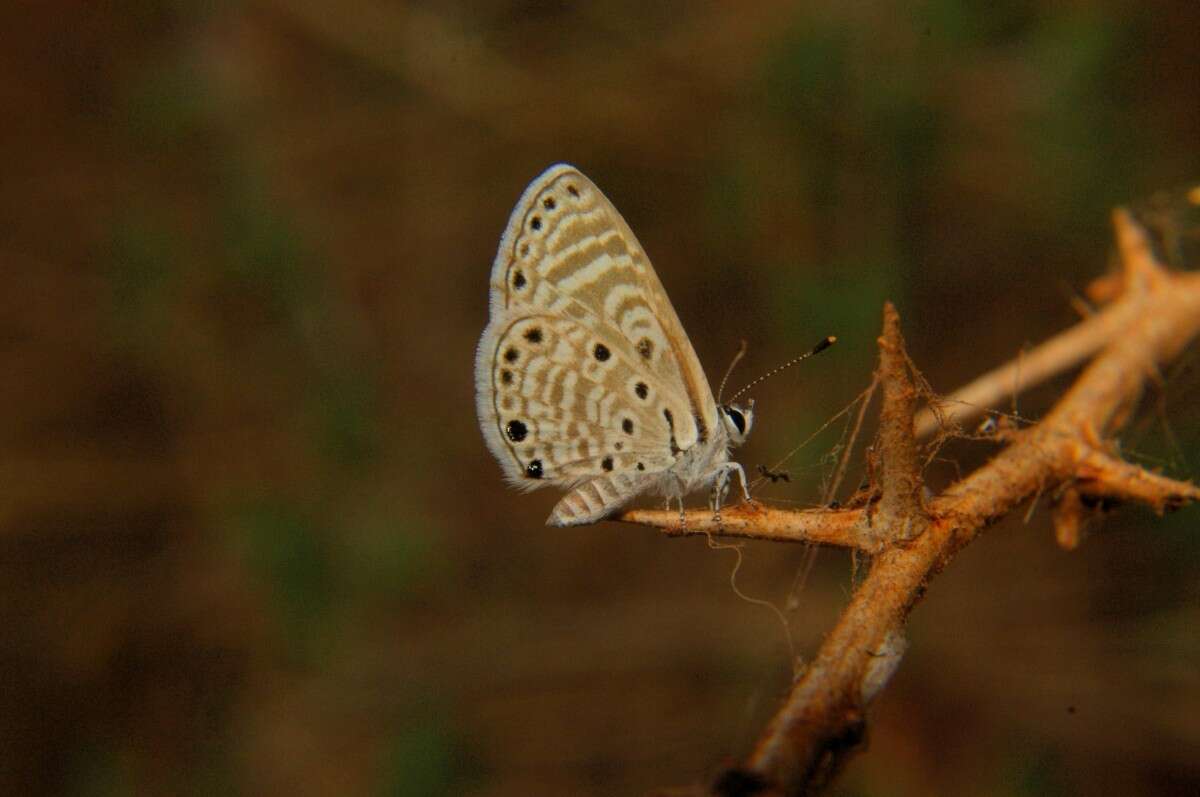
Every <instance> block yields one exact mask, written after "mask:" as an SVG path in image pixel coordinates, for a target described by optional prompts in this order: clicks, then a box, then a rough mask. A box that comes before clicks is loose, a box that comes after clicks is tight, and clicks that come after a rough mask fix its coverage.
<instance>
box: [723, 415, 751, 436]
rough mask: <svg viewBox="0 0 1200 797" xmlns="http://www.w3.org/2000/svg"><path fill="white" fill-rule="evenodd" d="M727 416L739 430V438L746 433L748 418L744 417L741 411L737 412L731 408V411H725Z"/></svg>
mask: <svg viewBox="0 0 1200 797" xmlns="http://www.w3.org/2000/svg"><path fill="white" fill-rule="evenodd" d="M725 415H726V416H727V417H728V418H729V420H730V422H731V423H733V425H734V426H735V427H736V428H737V433H738V436H739V437H740V436H741V435H744V434H745V433H746V416H745V415H742V411H741V410H735V409H733V408H729V409H726V410H725Z"/></svg>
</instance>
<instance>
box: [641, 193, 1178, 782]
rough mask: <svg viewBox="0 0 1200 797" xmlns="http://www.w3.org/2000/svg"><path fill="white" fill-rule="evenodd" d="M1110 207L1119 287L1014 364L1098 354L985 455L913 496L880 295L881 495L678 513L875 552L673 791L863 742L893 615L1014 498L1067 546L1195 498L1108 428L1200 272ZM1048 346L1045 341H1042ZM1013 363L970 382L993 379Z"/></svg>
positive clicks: (811, 766) (893, 649)
mask: <svg viewBox="0 0 1200 797" xmlns="http://www.w3.org/2000/svg"><path fill="white" fill-rule="evenodd" d="M1113 220H1114V225H1115V228H1116V237H1117V245H1118V251H1119V254H1120V257H1121V263H1122V267H1123V273H1124V291H1123V293H1122V294H1121V296H1120V298H1119V299H1117V300H1116V301H1115V302H1113V304H1112V305H1111V306H1110V307H1109V308H1107V309H1106V310H1104V311H1102V312H1101V313H1100V314H1098V315H1097V316H1093V317H1092V318H1091V319H1088V320H1085V321H1084V322H1082V323H1081V324H1080V325H1079V326H1078V327H1076V328H1075V330H1069V331H1068V332H1066V333H1064V334H1063V335H1060V336H1059V337H1058V338H1056V339H1055V340H1054V341H1051V342H1049V343H1047V344H1043V346H1041V347H1038V349H1035V350H1034V351H1033V352H1030V353H1028V354H1026V355H1025V358H1024V364H1025V367H1026V369H1028V367H1029V362H1030V359H1035V360H1036V359H1037V358H1046V362H1043V363H1042V364H1041V365H1039V368H1043V369H1046V370H1048V371H1049V372H1060V371H1062V370H1064V369H1065V368H1068V367H1070V366H1071V365H1074V364H1076V363H1078V362H1081V361H1082V360H1083V359H1086V357H1088V356H1091V355H1092V354H1094V353H1096V352H1099V353H1098V354H1096V355H1095V357H1094V359H1093V360H1092V361H1091V363H1090V364H1089V365H1088V366H1087V367H1086V368H1085V369H1084V371H1083V372H1082V373H1081V374H1080V375H1079V377H1078V378H1077V379H1076V380H1075V383H1074V384H1073V385H1072V387H1071V388H1070V389H1069V390H1068V391H1067V392H1066V394H1065V395H1063V397H1062V398H1061V399H1060V400H1059V401H1058V403H1057V404H1056V405H1055V406H1054V407H1053V409H1052V410H1051V411H1050V412H1049V413H1048V414H1047V415H1046V416H1045V418H1043V419H1042V420H1041V421H1040V422H1039V423H1037V424H1035V425H1032V426H1030V427H1028V428H1025V429H1022V430H1019V431H1015V432H1013V433H1012V434H1010V435H1008V436H1006V438H1005V440H1006V442H1007V443H1008V446H1007V447H1006V448H1005V449H1004V450H1003V451H1001V452H1000V453H999V454H998V455H997V456H996V457H995V458H994V459H992V460H991V461H990V462H988V463H987V464H986V465H984V466H983V467H981V468H979V469H978V470H976V471H974V472H973V473H971V474H970V475H968V476H966V477H965V478H962V479H960V480H959V481H957V482H955V483H954V484H952V485H951V486H950V487H948V488H947V489H946V490H944V491H943V492H942V493H941V494H940V495H938V496H937V497H935V498H932V499H923V497H922V487H921V484H922V482H921V473H920V464H919V459H918V458H917V456H916V438H917V435H918V433H919V431H923V430H924V428H923V427H921V428H920V429H918V428H916V427H914V409H915V403H916V395H917V393H916V390H915V388H914V386H913V382H912V378H911V374H910V372H909V367H908V357H907V354H906V353H905V350H904V341H903V338H902V337H901V334H900V325H899V318H898V316H897V314H896V311H895V309H894V308H893V307H891V305H888V306H887V307H885V309H884V329H883V334H882V336H881V337H880V339H879V346H880V365H879V370H878V378H879V379H880V380H881V381H882V382H883V388H884V401H883V409H882V413H881V420H880V432H879V443H878V448H879V453H880V455H881V458H882V467H881V468H880V471H879V484H878V491H879V497H878V501H877V502H874V503H871V502H868V503H867V504H866V506H861V507H858V508H854V509H830V510H812V511H804V512H796V511H790V510H778V509H770V508H766V507H763V506H760V505H758V504H753V505H749V506H742V507H733V508H730V509H727V510H725V511H724V512H723V514H722V517H721V521H720V524H717V523H715V522H714V520H713V518H712V517H711V515H708V516H707V517H706V513H700V512H693V513H690V514H689V515H688V517H687V524H686V526H685V528H686V530H687V531H686V533H689V534H691V533H712V534H724V535H732V536H744V537H758V538H768V539H775V540H787V541H808V542H816V543H825V544H830V545H839V546H844V547H850V548H855V549H858V550H860V551H865V552H868V553H872V554H873V557H872V559H871V562H870V565H869V570H868V572H867V575H866V577H865V578H864V579H863V580H862V582H861V583H860V584H859V585H858V587H857V589H856V590H855V592H854V594H853V596H852V598H851V600H850V603H849V605H848V606H847V607H846V608H845V610H844V611H843V612H842V615H841V617H840V618H839V620H838V622H837V624H836V626H835V627H834V629H833V630H832V631H831V632H830V633H829V635H828V636H827V637H826V638H825V641H824V642H823V644H822V645H821V648H820V650H819V651H818V652H817V654H816V656H815V657H814V658H813V660H812V661H811V663H809V665H808V666H807V667H806V669H805V670H804V671H803V673H802V674H801V675H800V677H799V678H798V679H797V680H796V681H795V683H794V684H793V685H792V687H791V689H790V692H789V694H788V695H787V697H786V699H785V700H784V702H783V705H782V706H781V707H780V709H779V710H778V711H777V712H776V714H775V716H774V717H773V718H772V719H771V721H770V723H769V724H768V725H767V728H766V730H765V731H764V733H763V735H762V736H761V738H760V739H759V741H758V743H757V745H756V746H755V749H754V751H753V752H752V753H751V755H750V756H749V758H748V759H747V760H746V761H745V762H744V763H743V764H742V765H740V766H738V767H734V768H731V769H728V770H726V771H725V772H724V773H722V775H721V777H720V778H719V779H718V780H717V781H716V782H715V783H713V784H710V785H709V786H707V787H704V788H694V789H689V790H685V791H684V792H683V793H688V794H720V795H730V794H739V795H800V794H813V793H817V792H819V791H820V790H821V789H822V788H823V787H824V786H825V785H826V784H828V783H829V781H830V779H831V778H832V777H833V775H835V774H836V773H837V771H838V769H839V767H840V766H841V765H842V764H843V763H844V762H845V761H846V759H847V758H848V757H849V755H850V754H852V753H853V751H854V750H855V748H856V747H857V746H858V743H859V742H860V741H861V738H862V735H863V733H864V731H865V728H866V709H867V706H868V705H869V704H870V702H871V701H872V700H873V699H874V697H875V696H876V694H878V692H879V691H880V690H881V689H882V688H883V686H884V685H885V684H886V682H887V680H888V679H889V677H890V676H891V674H892V673H893V672H894V671H895V669H896V668H897V667H898V666H899V663H900V659H901V657H902V656H903V653H904V645H905V643H904V624H905V621H906V619H907V617H908V613H909V612H910V611H911V609H912V607H913V606H914V605H915V604H916V602H917V601H918V600H920V598H921V597H922V595H923V594H924V592H925V589H926V587H927V586H928V584H929V582H930V580H931V579H932V578H933V577H934V576H936V575H937V574H938V573H939V572H940V571H941V570H942V569H943V568H944V567H945V566H946V565H947V564H948V563H949V562H950V560H951V559H952V558H953V557H954V555H955V554H956V553H957V552H958V551H959V550H961V549H962V548H963V547H964V546H965V545H967V544H968V543H969V542H971V541H972V540H973V539H974V538H975V537H976V536H978V534H979V533H980V532H981V531H982V530H983V529H985V528H986V527H988V526H989V525H991V524H993V523H995V522H996V521H998V520H1000V519H1001V518H1003V517H1004V516H1005V515H1007V514H1008V513H1009V512H1011V511H1012V510H1013V509H1015V508H1016V507H1017V506H1018V505H1020V504H1021V503H1023V502H1024V501H1027V500H1028V499H1030V498H1032V497H1034V496H1037V495H1041V494H1046V495H1052V496H1055V497H1056V503H1055V509H1054V522H1055V530H1056V535H1057V538H1058V540H1059V543H1060V544H1062V545H1063V546H1064V547H1068V548H1069V547H1074V546H1075V545H1077V544H1078V543H1079V540H1080V535H1081V532H1082V529H1083V527H1084V525H1085V524H1086V522H1087V521H1089V520H1090V519H1092V517H1093V516H1094V515H1096V514H1097V512H1098V511H1099V509H1100V508H1102V507H1103V506H1104V505H1107V504H1113V503H1122V502H1129V503H1140V504H1145V505H1147V506H1150V507H1151V508H1153V509H1154V510H1156V511H1158V512H1162V511H1164V510H1167V509H1175V508H1178V507H1180V506H1182V505H1184V504H1186V503H1189V502H1193V501H1197V500H1200V489H1198V488H1197V487H1196V486H1194V485H1192V484H1190V483H1187V482H1181V481H1176V480H1173V479H1169V478H1166V477H1164V476H1162V475H1160V474H1156V473H1153V472H1149V471H1147V470H1145V469H1143V468H1140V467H1137V466H1135V465H1133V464H1130V463H1128V462H1125V461H1124V460H1122V459H1120V457H1119V456H1118V455H1117V453H1116V451H1117V446H1116V445H1115V442H1113V438H1114V436H1115V433H1116V432H1117V431H1118V429H1119V428H1120V427H1121V426H1122V424H1123V423H1124V422H1125V420H1126V419H1127V418H1128V415H1129V413H1130V410H1131V408H1132V407H1133V406H1134V405H1135V404H1136V402H1137V400H1138V398H1139V397H1140V395H1141V392H1142V389H1143V387H1144V386H1145V384H1146V382H1147V380H1152V379H1155V378H1157V373H1158V369H1159V368H1161V367H1162V366H1163V365H1164V364H1165V363H1167V362H1168V361H1169V360H1171V359H1173V358H1174V357H1176V356H1177V355H1178V354H1179V353H1180V352H1181V351H1182V350H1183V349H1184V348H1185V347H1186V346H1187V345H1188V344H1189V343H1190V342H1191V341H1192V339H1193V338H1194V337H1195V336H1196V335H1197V334H1200V274H1194V273H1177V272H1168V271H1167V270H1165V269H1164V268H1163V267H1162V266H1161V265H1160V264H1159V263H1158V262H1156V260H1155V259H1154V256H1153V254H1152V252H1151V249H1150V246H1149V243H1148V241H1147V238H1146V235H1145V233H1144V231H1143V230H1142V229H1141V228H1140V227H1138V226H1137V225H1136V224H1135V223H1134V221H1133V220H1132V218H1131V217H1130V216H1129V214H1128V213H1127V212H1125V211H1123V210H1118V211H1116V212H1115V214H1114V219H1113ZM1099 319H1104V320H1102V321H1101V320H1099ZM1080 330H1083V332H1080ZM1056 341H1057V342H1056ZM1064 341H1065V343H1064ZM1046 351H1050V352H1051V353H1052V354H1053V356H1051V355H1046V354H1042V352H1046ZM1054 352H1057V353H1054ZM1012 367H1013V366H1011V365H1010V366H1006V367H1005V368H1003V369H997V370H996V371H993V372H991V374H990V375H988V376H985V377H984V378H982V379H981V380H979V381H986V380H989V379H990V380H991V381H992V382H994V383H996V384H1000V383H1003V382H1004V381H1005V380H1006V379H1008V378H1009V376H1008V375H1009V374H1011V370H1006V369H1011V368H1012ZM977 383H978V382H977ZM977 383H976V384H977ZM920 417H924V416H920ZM917 423H918V425H919V424H920V423H921V422H920V421H918V422H917ZM621 519H623V520H627V521H630V522H637V523H643V524H647V525H653V526H656V527H658V528H660V529H662V530H664V531H665V532H666V533H668V534H678V533H680V532H679V529H678V525H679V518H678V515H675V514H672V513H669V512H652V511H648V510H640V511H630V512H626V513H625V514H624V515H623V516H622V518H621Z"/></svg>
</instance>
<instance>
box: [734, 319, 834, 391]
mask: <svg viewBox="0 0 1200 797" xmlns="http://www.w3.org/2000/svg"><path fill="white" fill-rule="evenodd" d="M834 343H837V338H835V337H834V336H833V335H830V336H828V337H826V338H822V339H821V342H820V343H818V344H817V345H816V346H813V347H812V349H811V350H809V351H806V352H805V353H804V354H801V355H800V356H799V357H796V358H794V359H791V360H788V361H787V362H785V363H784V364H783V365H781V366H779V367H778V368H772V369H771V370H770V371H767V372H766V373H765V374H763V375H762V376H760V377H759V378H758V379H755V380H754V381H753V382H751V383H750V384H748V385H746V386H745V387H743V388H742V389H741V390H739V391H738V392H736V393H734V394H733V395H732V396H730V397H729V400H730V401H733V400H734V399H735V398H737V397H738V396H740V395H742V394H743V393H745V392H746V391H747V390H749V389H750V388H752V387H754V386H755V385H757V384H758V383H759V382H762V381H764V380H766V379H770V378H771V377H772V376H775V374H777V373H779V372H780V371H784V370H787V369H788V368H791V367H792V366H793V365H795V364H796V363H798V362H802V361H804V360H807V359H808V358H809V357H812V356H813V355H814V354H820V353H821V352H823V351H825V350H826V349H828V348H829V347H830V346H832V345H833V344H834ZM739 356H740V355H739ZM734 362H735V363H736V362H737V359H736V358H735V359H734ZM732 367H733V366H730V369H731V370H732ZM726 376H728V374H726ZM721 386H722V387H724V386H725V382H724V380H722V381H721ZM717 403H718V404H720V403H721V402H720V400H719V399H718V400H717Z"/></svg>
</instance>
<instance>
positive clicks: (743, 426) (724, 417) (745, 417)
mask: <svg viewBox="0 0 1200 797" xmlns="http://www.w3.org/2000/svg"><path fill="white" fill-rule="evenodd" d="M721 421H722V422H723V423H724V424H725V431H726V432H727V433H728V434H729V440H730V442H731V443H733V445H735V446H740V445H741V444H742V443H744V442H746V438H747V437H749V436H750V427H752V426H753V425H754V399H750V401H749V402H747V404H746V406H744V407H743V406H741V405H740V404H734V403H732V402H730V403H729V404H722V405H721Z"/></svg>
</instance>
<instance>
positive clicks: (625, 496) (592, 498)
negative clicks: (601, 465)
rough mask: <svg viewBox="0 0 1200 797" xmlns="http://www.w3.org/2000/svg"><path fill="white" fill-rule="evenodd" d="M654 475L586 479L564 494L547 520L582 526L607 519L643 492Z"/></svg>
mask: <svg viewBox="0 0 1200 797" xmlns="http://www.w3.org/2000/svg"><path fill="white" fill-rule="evenodd" d="M651 480H652V477H649V476H647V475H646V474H643V473H612V474H607V475H604V476H597V477H596V478H594V479H591V480H589V481H586V482H584V483H583V484H581V485H579V486H578V487H576V488H575V489H574V490H572V491H571V492H569V493H567V494H566V495H564V496H563V497H562V500H561V501H559V502H558V503H557V504H556V505H555V506H554V511H552V512H551V513H550V517H549V518H547V519H546V524H547V525H549V526H560V527H561V526H582V525H585V524H587V523H595V522H596V521H597V520H603V519H604V518H605V517H607V516H609V515H611V514H612V513H613V512H615V511H616V510H618V509H620V508H621V506H623V505H624V504H625V503H626V502H627V501H629V500H630V499H631V498H633V497H634V496H635V495H637V494H638V493H640V492H642V491H643V490H644V489H646V487H648V486H649V485H650V483H651Z"/></svg>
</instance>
